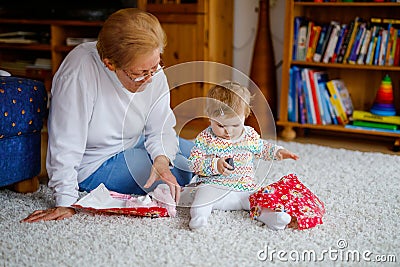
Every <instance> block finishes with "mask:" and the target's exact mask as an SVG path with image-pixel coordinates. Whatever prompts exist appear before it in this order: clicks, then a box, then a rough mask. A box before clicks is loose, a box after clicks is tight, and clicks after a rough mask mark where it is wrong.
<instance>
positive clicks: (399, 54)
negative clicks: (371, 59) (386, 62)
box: [393, 30, 400, 66]
mask: <svg viewBox="0 0 400 267" xmlns="http://www.w3.org/2000/svg"><path fill="white" fill-rule="evenodd" d="M399 63H400V30H397V43H396V51H395V53H394V60H393V66H400V64H399Z"/></svg>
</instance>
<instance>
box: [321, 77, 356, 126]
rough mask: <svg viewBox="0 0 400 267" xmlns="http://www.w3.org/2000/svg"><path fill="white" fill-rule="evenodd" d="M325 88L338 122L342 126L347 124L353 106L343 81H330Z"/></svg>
mask: <svg viewBox="0 0 400 267" xmlns="http://www.w3.org/2000/svg"><path fill="white" fill-rule="evenodd" d="M326 86H327V88H328V90H329V94H330V96H331V102H332V105H333V106H334V107H335V109H336V111H337V114H338V121H339V122H340V124H343V125H344V124H346V123H348V121H349V119H348V116H350V115H351V114H352V113H353V104H352V101H351V98H350V94H349V92H348V90H347V88H346V86H345V84H344V82H343V80H340V79H335V80H330V81H329V82H327V83H326Z"/></svg>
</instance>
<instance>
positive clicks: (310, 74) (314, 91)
mask: <svg viewBox="0 0 400 267" xmlns="http://www.w3.org/2000/svg"><path fill="white" fill-rule="evenodd" d="M317 72H318V70H313V69H308V78H309V79H310V88H311V95H312V99H313V104H314V111H315V119H316V122H315V124H323V123H322V116H323V114H321V112H322V110H321V108H320V105H321V104H320V101H321V100H320V97H319V90H318V82H317V80H316V77H315V74H316V73H317Z"/></svg>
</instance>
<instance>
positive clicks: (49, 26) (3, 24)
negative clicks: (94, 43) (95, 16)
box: [0, 19, 103, 90]
mask: <svg viewBox="0 0 400 267" xmlns="http://www.w3.org/2000/svg"><path fill="white" fill-rule="evenodd" d="M102 24H103V22H101V21H74V20H24V19H0V33H12V32H26V33H30V34H34V35H35V36H28V37H29V38H27V40H15V41H12V40H10V42H7V40H3V41H2V42H0V69H4V70H7V71H9V72H10V73H12V74H13V75H15V76H22V77H28V78H35V79H39V80H43V81H44V82H45V84H46V88H47V90H50V87H51V80H52V77H53V74H54V73H55V72H56V71H57V69H58V67H59V66H60V64H61V62H62V60H63V59H64V57H65V56H66V55H67V53H68V52H69V51H71V49H72V48H73V47H74V46H73V45H67V38H97V34H98V32H99V30H100V27H101V25H102ZM36 59H47V60H48V61H49V62H50V63H51V66H50V69H47V68H46V67H44V66H35V60H36Z"/></svg>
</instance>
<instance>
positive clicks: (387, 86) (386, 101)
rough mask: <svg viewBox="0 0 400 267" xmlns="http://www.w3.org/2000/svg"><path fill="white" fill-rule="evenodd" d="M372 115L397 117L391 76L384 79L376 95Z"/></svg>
mask: <svg viewBox="0 0 400 267" xmlns="http://www.w3.org/2000/svg"><path fill="white" fill-rule="evenodd" d="M371 113H372V114H375V115H379V116H395V115H396V109H395V107H394V96H393V87H392V80H391V79H390V76H389V75H386V76H385V78H383V80H382V82H381V85H380V87H379V89H378V92H377V93H376V97H375V101H374V104H373V105H372V108H371Z"/></svg>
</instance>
